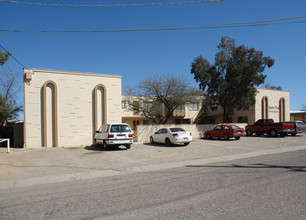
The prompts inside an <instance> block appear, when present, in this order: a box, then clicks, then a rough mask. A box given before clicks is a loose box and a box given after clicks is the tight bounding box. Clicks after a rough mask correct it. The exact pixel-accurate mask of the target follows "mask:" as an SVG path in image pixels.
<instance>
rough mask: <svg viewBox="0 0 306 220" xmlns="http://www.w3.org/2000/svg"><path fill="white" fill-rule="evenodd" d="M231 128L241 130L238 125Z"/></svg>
mask: <svg viewBox="0 0 306 220" xmlns="http://www.w3.org/2000/svg"><path fill="white" fill-rule="evenodd" d="M230 127H231V128H232V129H241V128H240V127H239V126H237V125H230Z"/></svg>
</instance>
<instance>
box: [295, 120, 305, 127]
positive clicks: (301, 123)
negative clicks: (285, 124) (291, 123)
mask: <svg viewBox="0 0 306 220" xmlns="http://www.w3.org/2000/svg"><path fill="white" fill-rule="evenodd" d="M296 123H297V125H298V126H305V125H304V123H303V122H301V121H298V122H296Z"/></svg>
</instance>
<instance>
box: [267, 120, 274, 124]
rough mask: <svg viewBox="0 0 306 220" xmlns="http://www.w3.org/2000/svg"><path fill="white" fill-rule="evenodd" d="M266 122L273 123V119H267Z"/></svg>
mask: <svg viewBox="0 0 306 220" xmlns="http://www.w3.org/2000/svg"><path fill="white" fill-rule="evenodd" d="M266 123H274V121H273V120H272V119H268V120H267V121H266Z"/></svg>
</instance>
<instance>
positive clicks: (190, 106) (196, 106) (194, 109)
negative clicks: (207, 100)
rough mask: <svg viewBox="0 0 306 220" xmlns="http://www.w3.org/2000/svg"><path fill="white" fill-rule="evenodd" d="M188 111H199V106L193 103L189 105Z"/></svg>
mask: <svg viewBox="0 0 306 220" xmlns="http://www.w3.org/2000/svg"><path fill="white" fill-rule="evenodd" d="M189 110H192V111H197V110H199V104H198V103H197V102H193V103H190V104H189Z"/></svg>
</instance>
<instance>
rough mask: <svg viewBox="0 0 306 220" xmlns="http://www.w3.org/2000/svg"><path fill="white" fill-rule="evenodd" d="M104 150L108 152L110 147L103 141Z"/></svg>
mask: <svg viewBox="0 0 306 220" xmlns="http://www.w3.org/2000/svg"><path fill="white" fill-rule="evenodd" d="M103 150H108V146H107V144H106V141H103Z"/></svg>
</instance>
